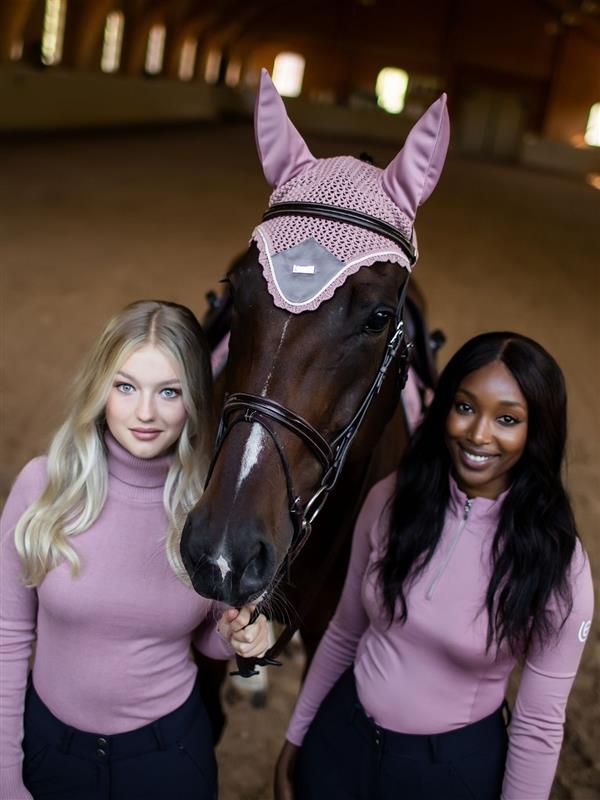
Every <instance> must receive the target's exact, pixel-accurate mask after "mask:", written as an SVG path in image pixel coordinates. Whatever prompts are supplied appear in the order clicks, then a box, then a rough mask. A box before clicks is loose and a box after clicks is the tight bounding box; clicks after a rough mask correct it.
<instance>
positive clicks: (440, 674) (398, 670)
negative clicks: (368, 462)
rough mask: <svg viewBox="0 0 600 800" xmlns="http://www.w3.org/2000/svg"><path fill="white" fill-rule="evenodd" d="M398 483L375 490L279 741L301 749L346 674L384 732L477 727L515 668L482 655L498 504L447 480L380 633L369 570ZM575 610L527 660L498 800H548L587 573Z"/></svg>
mask: <svg viewBox="0 0 600 800" xmlns="http://www.w3.org/2000/svg"><path fill="white" fill-rule="evenodd" d="M395 482H396V476H395V475H390V476H388V477H387V478H386V479H384V480H383V481H381V482H380V483H378V484H377V485H376V486H374V487H373V489H372V490H371V492H370V494H369V496H368V497H367V500H366V501H365V504H364V505H363V508H362V510H361V513H360V515H359V518H358V520H357V524H356V528H355V531H354V540H353V546H352V555H351V559H350V565H349V569H348V574H347V577H346V583H345V586H344V590H343V593H342V596H341V599H340V602H339V605H338V607H337V610H336V613H335V615H334V617H333V619H332V620H331V623H330V624H329V627H328V629H327V632H326V634H325V636H324V637H323V639H322V641H321V643H320V645H319V647H318V649H317V652H316V654H315V657H314V660H313V662H312V664H311V667H310V670H309V672H308V676H307V678H306V681H305V683H304V687H303V689H302V692H301V694H300V697H299V699H298V703H297V705H296V708H295V710H294V714H293V716H292V719H291V722H290V725H289V728H288V732H287V738H288V740H289V741H290V742H292V743H294V744H296V745H301V744H302V740H303V738H304V735H305V733H306V731H307V730H308V728H309V726H310V724H311V722H312V720H313V718H314V716H315V714H316V712H317V710H318V708H319V706H320V704H321V702H322V700H323V699H324V698H325V696H326V695H327V693H328V692H329V690H330V689H331V688H332V687H333V685H334V684H335V682H336V681H337V680H338V678H339V677H340V676H341V674H342V673H343V672H344V671H345V670H346V669H347V668H348V667H349V666H350V665H351V664H353V665H354V675H355V678H356V687H357V692H358V696H359V698H360V701H361V703H362V705H363V707H364V708H365V711H366V713H367V714H368V715H369V716H370V717H372V718H373V719H374V721H375V722H376V723H377V724H378V725H380V726H381V727H383V728H387V729H389V730H393V731H399V732H404V733H412V734H434V733H441V732H445V731H450V730H454V729H456V728H461V727H463V726H464V725H469V724H470V723H472V722H476V721H478V720H480V719H483V718H484V717H485V716H487V715H488V714H491V713H492V712H494V711H495V710H496V709H497V708H498V707H499V706H500V705H501V703H502V701H503V698H504V695H505V692H506V687H507V683H508V678H509V675H510V673H511V672H512V670H513V668H514V666H515V658H514V657H513V656H511V654H510V653H509V652H508V650H507V648H503V649H501V651H500V653H499V654H498V655H497V654H496V652H495V649H494V648H492V651H491V652H488V653H486V647H485V645H486V634H487V627H488V626H487V612H486V611H485V610H483V612H481V609H482V605H483V603H484V599H485V592H486V589H487V585H488V582H489V578H490V560H489V555H490V546H491V543H492V539H493V536H494V533H495V530H496V527H497V524H498V518H499V512H500V508H501V504H502V502H503V500H504V495H501V496H500V497H499V498H498V499H497V500H488V499H485V498H482V497H477V498H474V499H473V500H468V499H467V497H466V495H464V494H463V493H462V492H461V491H460V490H459V489H458V487H457V485H456V483H455V482H454V481H453V480H452V479H451V499H450V503H449V507H448V511H447V515H446V519H445V523H444V528H443V532H442V536H441V539H440V542H439V545H438V547H437V548H436V551H435V553H434V556H433V558H432V560H431V561H430V563H429V564H428V566H427V567H426V569H425V570H424V572H423V573H422V574H421V575H420V576H419V577H418V579H417V580H416V581H415V582H414V584H413V585H412V586H411V587H410V590H409V593H408V596H407V602H408V620H407V622H406V623H405V624H404V625H402V624H400V623H397V622H396V623H394V624H392V626H391V627H389V626H388V621H387V617H386V615H385V613H384V607H383V603H382V600H381V594H380V591H379V589H378V587H377V578H376V575H374V574H373V571H372V570H371V569H370V568H371V567H372V566H373V564H374V563H376V562H377V561H378V560H379V558H380V557H381V555H382V553H383V545H384V541H385V533H386V530H387V525H388V522H389V502H388V501H389V500H390V499H391V497H392V496H393V493H394V489H395ZM570 580H571V584H572V589H573V608H572V611H571V612H570V614H569V616H568V618H567V620H566V622H565V624H564V626H563V627H562V629H561V631H560V633H559V635H558V638H557V639H556V641H553V642H551V643H550V644H549V645H548V647H547V648H545V649H544V650H541V651H540V650H536V649H532V650H531V651H530V652H528V653H527V654H526V657H525V660H524V668H523V673H522V677H521V682H520V685H519V691H518V696H517V700H516V703H515V706H514V709H513V717H512V724H511V728H510V737H509V749H508V757H507V762H506V768H505V774H504V784H503V790H502V798H503V800H546V799H547V798H548V796H549V794H550V789H551V786H552V780H553V777H554V773H555V770H556V764H557V761H558V755H559V751H560V747H561V743H562V738H563V725H564V719H565V707H566V704H567V698H568V695H569V692H570V690H571V686H572V684H573V681H574V678H575V673H576V671H577V667H578V665H579V661H580V658H581V653H582V650H583V646H584V642H585V639H586V638H587V634H588V632H589V628H590V620H591V618H592V613H593V589H592V580H591V574H590V568H589V562H588V560H587V557H586V556H585V553H584V551H583V549H582V548H581V546H580V545H578V546H577V550H576V552H575V554H574V557H573V561H572V564H571V568H570Z"/></svg>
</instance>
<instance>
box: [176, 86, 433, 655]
mask: <svg viewBox="0 0 600 800" xmlns="http://www.w3.org/2000/svg"><path fill="white" fill-rule="evenodd" d="M263 90H264V91H266V92H267V104H269V103H270V106H269V107H267V108H266V110H264V111H263V112H262V115H263V117H266V122H265V120H264V119H263V120H262V121H261V116H260V115H261V110H260V109H261V107H262V106H261V99H260V97H259V100H258V108H259V114H258V117H257V140H258V144H259V152H260V154H261V158H262V161H263V168H264V170H265V174H266V175H267V177H268V178H269V180H270V181H271V183H272V185H274V186H276V187H278V189H279V188H283V189H284V190H285V188H286V187H288V186H292V187H297V186H298V179H299V180H300V182H302V181H305V183H306V181H308V184H309V185H310V187H311V191H312V190H313V188H314V190H315V191H316V200H317V202H309V203H306V202H304V203H298V202H295V203H290V202H284V203H280V204H279V205H278V204H277V203H276V202H274V200H273V198H274V197H275V194H274V195H273V197H272V201H271V208H270V209H269V212H268V213H269V215H270V217H273V216H277V215H284V216H289V215H294V214H298V215H304V216H306V215H308V216H309V217H310V218H311V219H314V218H315V216H316V217H319V216H320V217H321V218H324V219H326V220H327V221H328V224H329V223H330V222H331V224H332V225H333V226H334V228H335V226H338V228H339V231H341V232H342V233H344V235H346V236H347V235H348V231H349V230H350V231H354V230H356V229H360V228H361V227H362V228H364V229H367V230H368V237H369V236H370V237H371V240H369V241H372V237H373V235H375V236H376V237H382V238H379V239H377V241H384V242H387V241H388V239H389V240H391V241H392V242H393V244H392V245H390V247H387V248H386V249H385V250H384V251H383V252H382V253H380V252H379V249H375V252H374V254H373V253H367V257H365V256H364V248H363V250H362V251H360V253H361V257H359V258H354V260H352V257H351V256H352V253H351V255H350V256H344V257H342V255H340V253H339V252H335V253H334V254H333V255H332V252H331V251H332V250H335V241H336V240H337V239H339V234H338V228H336V229H335V234H332V235H329V234H326V235H325V236H323V235H321V240H323V241H325V242H326V245H329V248H328V249H327V246H321V241H320V240H319V234H318V233H317V227H318V226H315V234H314V237H313V236H312V232H311V233H310V238H309V239H306V240H303V241H302V242H301V243H300V245H299V246H295V245H296V244H298V243H297V242H296V243H294V242H292V245H293V246H292V247H291V248H288V249H287V251H282V252H281V253H280V252H277V253H275V252H274V251H273V253H270V252H269V251H268V248H267V247H266V244H265V240H266V237H265V236H264V235H262V233H260V230H259V229H257V231H258V232H259V233H256V232H255V235H254V242H253V243H252V245H251V246H250V248H249V250H248V252H247V253H246V255H245V256H244V257H243V258H241V259H240V260H239V261H238V262H237V263H236V264H235V266H234V268H233V269H232V270H231V271H230V272H229V273H228V276H227V281H228V283H229V286H230V290H231V294H232V304H233V311H232V318H231V336H230V342H229V359H228V364H227V371H226V376H225V392H226V395H229V399H228V401H227V403H226V405H225V409H226V410H227V409H228V407H229V413H228V415H226V417H224V419H223V423H224V424H223V425H222V429H221V437H220V439H219V448H218V451H217V454H216V455H217V457H216V458H215V460H214V463H213V468H212V472H211V475H210V480H209V482H208V486H207V488H206V491H205V493H204V495H203V497H202V499H201V501H200V502H199V504H198V505H197V507H196V508H195V509H194V511H193V512H192V513H191V514H190V516H189V518H188V520H187V522H186V525H185V528H184V531H183V535H182V543H181V553H182V558H183V561H184V564H185V566H186V569H187V570H188V573H189V575H190V578H191V581H192V584H193V586H194V588H195V589H196V591H198V592H199V593H200V594H203V595H205V596H207V597H211V598H214V599H218V600H222V601H224V602H226V603H228V604H230V605H234V606H239V605H242V604H245V603H248V602H250V601H257V602H260V603H261V608H263V609H265V608H267V605H268V603H270V605H271V607H272V610H273V612H275V614H276V615H278V616H280V617H286V616H287V615H290V614H291V615H293V614H294V613H297V616H298V617H299V618H300V619H296V620H292V621H295V622H298V621H300V620H301V623H302V628H303V632H304V635H305V638H306V639H307V640H308V644H309V648H310V649H312V648H311V647H310V646H311V644H313V641H314V640H316V638H317V637H318V636H319V635H320V634H321V633H322V631H323V620H324V619H327V618H328V616H330V613H331V612H332V611H333V608H334V606H335V602H336V599H337V596H338V595H339V589H340V586H341V582H342V580H343V574H344V571H345V566H346V563H347V558H348V553H349V543H350V539H351V531H352V528H353V525H354V520H355V518H356V515H357V513H358V510H359V508H360V505H361V503H362V501H363V499H364V497H365V495H366V493H367V492H368V490H369V488H370V487H371V486H372V484H373V483H374V482H375V481H377V480H378V479H379V478H380V477H382V476H383V475H385V474H386V473H387V472H389V471H390V470H391V469H392V468H393V467H394V466H395V464H396V463H397V459H398V454H399V453H400V451H401V449H402V447H403V444H404V441H405V437H406V427H405V423H404V419H403V415H402V410H401V407H400V406H399V404H398V398H399V388H400V387H399V380H398V373H399V370H400V364H399V352H401V351H397V349H396V348H397V340H398V335H399V333H400V332H401V325H399V321H400V317H401V311H402V309H401V306H402V300H403V298H404V292H405V289H406V283H407V280H408V270H407V269H404V268H402V266H403V264H404V265H406V266H410V264H411V263H414V259H415V253H414V246H413V233H412V220H414V216H415V214H416V208H417V207H418V205H420V204H421V203H422V202H424V200H425V199H426V198H427V197H428V196H429V194H430V193H431V191H432V190H433V188H434V186H435V184H436V182H437V179H438V177H439V174H440V171H441V165H442V164H443V160H444V157H445V151H446V146H447V115H446V112H445V102H444V101H443V100H442V101H438V104H436V106H435V107H432V109H433V110H432V109H430V111H429V112H427V114H426V115H425V116H424V117H423V118H422V120H421V121H420V122H419V123H418V124H417V126H415V128H414V129H413V132H412V133H411V134H410V135H409V139H407V143H406V144H405V147H404V148H403V151H401V153H400V154H399V155H398V156H397V157H396V159H394V161H393V162H392V164H390V165H389V167H387V168H386V170H383V171H382V170H377V169H376V168H375V167H369V169H370V170H373V171H374V172H373V173H372V174H369V176H367V177H368V180H371V181H372V182H373V181H374V182H375V183H376V191H377V192H379V193H380V194H382V196H383V195H385V197H384V200H383V201H381V202H382V203H383V207H384V206H385V203H386V202H387V203H388V204H389V198H390V197H391V198H392V199H393V205H394V206H397V210H398V211H399V217H398V218H399V219H400V220H401V222H402V220H408V221H409V223H408V224H409V229H408V230H409V233H408V235H407V234H406V228H404V229H403V230H404V232H403V230H401V226H399V225H396V226H394V225H391V224H390V223H389V216H388V218H386V219H383V218H374V217H373V216H372V215H369V214H366V213H364V209H365V204H364V203H363V204H362V205H361V204H360V202H358V201H348V200H346V199H344V198H343V199H342V200H341V201H340V204H339V205H337V206H336V205H332V204H331V200H330V195H331V193H330V192H328V187H327V186H326V185H323V187H322V197H321V196H320V195H319V191H320V187H321V185H320V183H319V180H316V181H315V180H314V176H315V174H317V173H318V174H319V175H321V174H322V172H323V169H325V171H327V170H328V171H329V172H331V169H333V170H334V172H335V169H336V168H337V161H336V160H335V159H332V160H325V161H318V160H317V159H314V158H313V157H312V155H311V154H310V153H309V152H308V149H307V148H306V146H305V145H304V143H303V141H302V140H301V139H300V137H299V134H298V133H297V131H296V130H295V128H293V126H292V125H291V123H290V122H289V120H287V117H286V116H285V112H284V111H283V115H282V112H281V108H283V104H281V108H280V107H279V106H276V103H277V101H276V100H275V99H274V98H273V95H272V93H271V89H270V85H269V84H266V83H265V77H264V76H263V82H262V83H261V94H262V93H263ZM273 91H274V89H273ZM277 100H279V98H277ZM279 103H281V101H280V100H279ZM411 137H412V139H411ZM282 142H283V145H282ZM282 148H283V150H282ZM339 161H340V162H343V164H342V165H341V166H342V168H343V169H342V171H345V172H344V175H346V174H347V173H348V170H349V169H350V172H352V170H354V167H353V165H352V164H350V168H349V167H348V162H355V160H354V159H350V158H342V159H340V160H339ZM330 162H336V163H335V164H333V166H332V165H331V164H330ZM356 163H357V164H358V163H360V162H356ZM323 165H325V166H324V167H323ZM357 169H359V168H357ZM319 170H321V172H319ZM311 171H312V172H311ZM354 171H355V172H356V170H354ZM328 174H329V173H328ZM307 175H308V177H307ZM298 176H299V178H298ZM311 176H312V183H311ZM333 180H334V181H335V180H336V176H335V175H334V176H333ZM361 180H363V179H362V178H361ZM303 186H305V184H303ZM315 187H316V188H315ZM382 187H383V188H382ZM351 188H352V191H354V189H355V188H356V187H355V186H353V187H351ZM312 196H313V197H314V196H315V195H314V194H313V195H312ZM284 199H285V198H284ZM291 199H292V200H295V199H297V198H294V197H292V198H291ZM379 200H380V198H379V196H378V195H376V196H375V197H374V201H373V202H374V203H375V204H376V203H377V202H379ZM357 204H358V207H355V206H356V205H357ZM340 205H341V206H342V207H340ZM380 205H381V203H380ZM276 206H277V207H276ZM367 207H369V206H367ZM266 216H267V215H265V217H266ZM381 216H383V215H381ZM354 226H356V227H354ZM359 233H360V230H359ZM259 234H260V236H259ZM327 235H329V239H327ZM368 237H367V238H368ZM386 237H387V238H386ZM307 242H308V244H310V245H311V248H312V249H311V250H310V253H311V257H312V256H314V255H315V254H316V257H317V259H318V258H319V257H321V255H322V254H323V253H324V254H325V255H324V258H325V262H328V263H333V264H334V269H337V265H338V264H339V265H341V266H340V269H339V271H338V273H336V278H338V276H339V275H341V276H342V277H341V278H338V279H337V284H336V283H335V281H330V283H329V284H327V285H326V289H329V293H327V292H326V291H325V292H324V293H323V294H322V296H321V298H320V300H318V301H317V302H316V304H315V303H313V304H312V305H310V303H309V305H308V307H307V308H306V309H305V308H302V307H301V306H302V302H304V300H297V299H296V301H294V302H293V301H292V299H293V297H294V295H293V291H295V289H292V290H289V291H288V290H286V289H285V286H284V289H281V287H280V283H281V284H282V285H283V284H284V280H283V279H284V278H285V280H288V278H289V276H286V275H284V274H283V273H281V272H280V273H277V271H276V267H277V264H276V263H275V262H276V260H277V258H279V257H280V256H281V255H283V256H285V255H286V253H288V254H289V253H291V254H292V255H291V256H290V260H289V266H290V270H289V272H290V275H291V271H292V269H291V264H292V260H293V259H296V260H298V259H297V258H296V254H297V253H298V252H300V254H301V255H306V253H307V252H309V251H308V250H304V251H303V250H302V247H303V246H304V245H306V244H307ZM331 242H333V244H331ZM388 243H389V242H388ZM398 245H399V247H398ZM372 249H373V248H372ZM388 250H389V253H390V255H387V257H385V258H381V259H377V257H376V256H377V255H385V254H386V253H387V252H388ZM406 254H407V256H406V258H405V255H406ZM272 256H273V258H272ZM407 258H408V260H407ZM267 259H268V266H270V267H271V268H272V273H269V275H267V271H266V270H267ZM336 259H337V260H336ZM305 261H306V258H305V259H304V261H302V264H301V265H300V266H299V267H298V268H297V267H296V264H295V263H294V265H293V271H294V272H296V271H298V272H299V273H307V272H309V271H314V270H315V267H314V266H312V265H310V266H307V265H305ZM299 263H300V262H299ZM357 263H358V265H359V266H360V265H361V263H363V264H367V265H368V267H367V266H365V267H364V268H360V269H359V268H358V267H357V266H355V265H356V264H357ZM317 272H318V269H317ZM278 279H279V283H278ZM303 279H304V278H302V280H303ZM332 285H333V289H331V286H332ZM285 291H288V294H287V295H286V294H285ZM318 291H322V286H320V287H318ZM276 292H279V295H277V294H276ZM317 294H318V292H317ZM280 295H281V296H280ZM315 296H317V295H315ZM290 297H292V299H290ZM307 302H308V301H307ZM295 306H300V307H301V309H300V310H302V311H305V313H298V311H297V308H296V307H295ZM394 342H396V344H395V345H394ZM390 359H391V363H390V364H389V365H388V369H387V372H386V373H385V376H384V377H383V376H382V377H383V380H382V382H381V385H380V386H378V391H375V390H374V384H375V381H376V378H377V375H378V372H379V371H380V368H381V365H382V363H383V362H384V360H390ZM231 395H234V397H233V398H232V397H231ZM367 396H369V397H371V399H372V402H371V403H370V405H369V407H368V410H367V411H366V413H365V414H364V418H363V419H361V420H359V422H360V425H358V426H355V427H352V426H351V423H352V424H353V420H354V422H356V417H357V411H359V409H361V408H363V409H364V400H365V397H367ZM358 416H361V415H360V414H359V415H358ZM349 426H350V427H351V432H352V433H353V434H354V435H353V437H352V440H351V446H350V448H349V450H348V452H347V457H346V458H345V460H344V459H343V458H338V455H339V453H340V450H341V449H343V446H344V437H343V432H344V431H347V430H348V429H349ZM355 428H356V429H355ZM340 441H342V444H340ZM390 443H391V444H392V446H390ZM336 459H337V461H336ZM336 464H337V468H336V470H334V473H333V474H334V475H335V478H336V480H335V485H334V486H333V488H332V491H331V495H330V497H329V499H328V500H327V502H326V503H325V505H324V507H323V510H322V512H321V514H320V516H319V518H318V520H317V522H315V526H314V532H313V534H312V536H310V538H307V533H308V532H309V531H310V525H308V524H306V523H307V522H309V521H310V514H309V510H308V509H310V508H311V499H314V497H315V493H320V494H319V497H320V499H325V498H326V497H327V493H328V492H327V491H326V490H328V489H329V488H330V487H331V483H333V481H331V480H330V476H331V474H332V466H335V465H336ZM324 487H325V488H324ZM315 506H318V502H317V503H315ZM315 506H312V510H313V511H314V507H315ZM292 544H293V549H294V550H295V551H297V550H298V549H299V545H300V544H303V545H304V546H303V549H302V551H301V552H300V554H299V555H298V557H297V558H296V559H295V561H294V563H293V565H292V567H291V571H290V572H289V575H287V576H286V574H285V573H286V572H287V571H286V570H284V569H282V567H285V566H286V565H288V562H289V559H288V551H289V549H290V546H291V545H292ZM317 593H318V596H319V608H318V609H317V610H316V612H315V609H311V608H309V607H308V605H309V604H306V603H305V600H306V598H307V597H309V596H310V597H312V596H314V595H315V594H317Z"/></svg>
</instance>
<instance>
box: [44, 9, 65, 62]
mask: <svg viewBox="0 0 600 800" xmlns="http://www.w3.org/2000/svg"><path fill="white" fill-rule="evenodd" d="M66 13H67V3H66V0H46V7H45V9H44V26H43V32H42V63H44V64H48V65H51V64H58V63H59V62H60V59H61V58H62V48H63V37H64V35H65V15H66Z"/></svg>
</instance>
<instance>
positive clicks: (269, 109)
mask: <svg viewBox="0 0 600 800" xmlns="http://www.w3.org/2000/svg"><path fill="white" fill-rule="evenodd" d="M254 135H255V137H256V147H257V149H258V155H259V157H260V161H261V164H262V168H263V172H264V173H265V178H266V179H267V181H268V182H269V184H270V185H271V186H272V187H273V188H276V187H277V186H281V184H283V183H286V182H287V181H289V180H291V179H292V178H295V177H296V175H299V174H300V173H301V172H303V171H304V170H305V169H307V167H310V166H312V165H313V164H314V163H315V162H316V160H317V159H316V158H315V157H314V156H313V155H312V153H311V152H310V150H309V149H308V147H307V146H306V142H305V141H304V139H303V138H302V137H301V136H300V134H299V133H298V131H297V130H296V128H295V127H294V125H292V123H291V122H290V120H289V118H288V115H287V111H286V110H285V106H284V104H283V100H282V99H281V97H280V96H279V92H278V91H277V89H276V88H275V85H274V84H273V81H272V80H271V77H270V75H269V73H268V72H267V70H266V69H262V70H261V73H260V86H259V87H258V95H257V97H256V110H255V113H254Z"/></svg>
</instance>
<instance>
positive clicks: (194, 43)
mask: <svg viewBox="0 0 600 800" xmlns="http://www.w3.org/2000/svg"><path fill="white" fill-rule="evenodd" d="M197 48H198V40H197V39H186V40H185V42H184V43H183V47H182V48H181V56H180V58H179V70H178V72H177V74H178V75H179V80H182V81H191V80H192V78H193V77H194V71H195V68H196V50H197Z"/></svg>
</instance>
